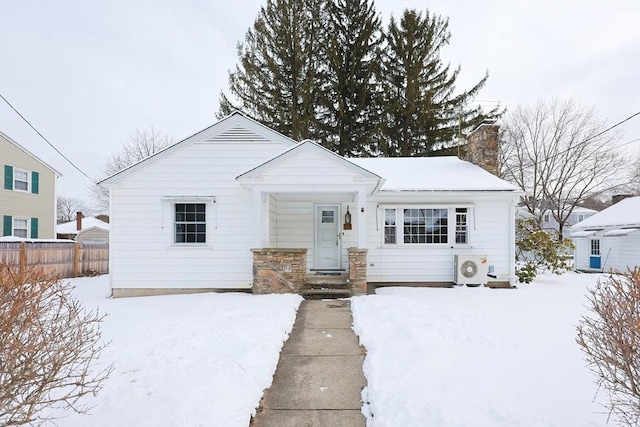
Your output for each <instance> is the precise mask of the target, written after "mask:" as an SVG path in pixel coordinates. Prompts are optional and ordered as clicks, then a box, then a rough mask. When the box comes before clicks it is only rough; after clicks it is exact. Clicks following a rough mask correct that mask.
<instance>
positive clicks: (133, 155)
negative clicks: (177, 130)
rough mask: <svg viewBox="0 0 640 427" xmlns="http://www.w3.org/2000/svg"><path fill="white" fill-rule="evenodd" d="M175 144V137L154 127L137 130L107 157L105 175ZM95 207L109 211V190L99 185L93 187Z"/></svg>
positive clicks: (97, 209)
mask: <svg viewBox="0 0 640 427" xmlns="http://www.w3.org/2000/svg"><path fill="white" fill-rule="evenodd" d="M171 144H173V138H172V137H170V136H168V135H163V134H161V133H159V132H157V131H156V130H155V129H154V128H150V129H148V130H142V131H141V130H136V131H135V132H133V133H132V134H131V135H130V136H129V139H128V140H127V141H126V142H124V143H123V144H122V145H121V146H120V148H119V149H118V151H116V152H115V153H113V154H112V155H111V157H109V158H108V159H107V161H106V162H105V164H104V167H103V168H102V172H103V174H104V176H105V177H107V176H110V175H113V174H115V173H117V172H120V171H121V170H123V169H125V168H127V167H129V166H131V165H133V164H134V163H137V162H139V161H140V160H142V159H145V158H147V157H149V156H151V155H153V154H155V153H157V152H158V151H161V150H163V149H165V148H166V147H168V146H170V145H171ZM91 194H92V198H93V200H94V209H95V210H96V211H97V212H98V213H102V214H104V213H108V212H109V192H108V191H107V190H106V189H104V188H101V187H99V186H97V185H95V186H93V187H92V188H91Z"/></svg>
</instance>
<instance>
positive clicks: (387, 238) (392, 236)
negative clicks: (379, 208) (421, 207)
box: [384, 209, 397, 245]
mask: <svg viewBox="0 0 640 427" xmlns="http://www.w3.org/2000/svg"><path fill="white" fill-rule="evenodd" d="M396 230H397V228H396V210H395V209H385V210H384V243H385V244H387V245H395V244H396V243H397V239H396V235H397V231H396Z"/></svg>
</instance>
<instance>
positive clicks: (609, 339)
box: [576, 267, 640, 426]
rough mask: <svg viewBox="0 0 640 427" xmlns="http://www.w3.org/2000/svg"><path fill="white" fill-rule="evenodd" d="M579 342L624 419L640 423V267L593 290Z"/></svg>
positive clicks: (613, 408)
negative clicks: (590, 313) (589, 312)
mask: <svg viewBox="0 0 640 427" xmlns="http://www.w3.org/2000/svg"><path fill="white" fill-rule="evenodd" d="M587 298H588V300H589V305H590V307H589V309H590V311H591V312H592V313H593V314H594V315H593V316H592V315H587V316H583V317H582V319H581V320H580V324H579V325H578V338H577V340H576V341H577V342H578V344H579V345H580V346H581V347H582V350H583V351H584V353H585V354H586V359H587V362H588V364H589V367H590V369H591V371H592V372H593V373H594V374H595V375H596V377H597V380H596V382H597V383H598V385H599V386H600V387H603V388H604V389H605V390H607V392H608V394H609V402H608V403H607V405H606V406H607V408H608V409H609V411H610V414H615V415H616V416H617V418H618V420H619V422H620V425H629V426H637V425H639V423H640V269H639V268H637V267H636V268H635V269H634V270H629V272H628V273H625V274H611V275H610V276H609V277H608V278H607V279H606V280H604V281H599V282H598V284H597V286H596V287H595V288H593V289H590V290H589V295H588V296H587Z"/></svg>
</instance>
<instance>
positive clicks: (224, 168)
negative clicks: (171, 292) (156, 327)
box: [110, 141, 286, 288]
mask: <svg viewBox="0 0 640 427" xmlns="http://www.w3.org/2000/svg"><path fill="white" fill-rule="evenodd" d="M285 148H286V147H285V146H284V145H283V144H280V143H275V142H266V141H260V142H256V143H247V142H237V141H236V142H233V143H224V142H215V143H194V144H192V145H190V146H188V147H185V148H184V149H182V150H181V151H178V152H176V153H175V154H173V155H172V156H169V157H166V158H164V159H162V160H160V161H157V162H155V163H153V164H150V165H149V166H147V167H146V168H145V169H143V170H140V171H139V172H138V173H136V174H135V175H132V176H131V177H129V178H127V179H125V180H123V182H121V183H119V184H116V185H114V186H112V187H111V196H112V200H111V236H110V246H111V260H112V261H111V266H112V269H111V274H112V279H111V280H112V287H113V288H209V287H215V288H250V287H251V282H252V281H253V274H252V255H251V251H250V248H252V247H253V241H254V235H253V229H252V227H251V224H252V221H253V218H252V198H251V192H250V191H249V190H247V189H245V188H243V187H242V186H241V185H240V184H239V183H238V181H236V179H235V178H236V177H237V176H238V175H239V174H241V173H243V172H245V171H246V170H248V169H251V168H253V167H255V166H256V165H257V164H260V163H262V162H264V161H266V160H268V159H270V158H272V157H273V156H275V155H277V154H279V153H280V152H282V151H283V150H284V149H285ZM185 165H188V166H185ZM213 195H215V203H208V204H207V244H206V245H175V244H172V242H173V240H174V235H173V234H174V221H173V216H174V208H173V203H175V201H174V202H167V201H166V198H167V197H189V196H213Z"/></svg>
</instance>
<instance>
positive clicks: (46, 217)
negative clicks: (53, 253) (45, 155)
mask: <svg viewBox="0 0 640 427" xmlns="http://www.w3.org/2000/svg"><path fill="white" fill-rule="evenodd" d="M0 165H1V166H0V167H2V175H1V177H2V178H1V179H2V183H1V185H0V217H2V236H15V237H20V238H28V239H53V238H55V236H56V230H55V226H56V180H57V178H58V177H60V176H61V175H60V172H58V171H56V170H55V169H54V168H52V167H51V166H49V165H48V164H46V163H45V162H43V161H42V160H40V159H39V158H38V157H37V156H35V155H34V154H32V153H30V152H29V151H27V150H26V149H25V148H24V147H22V146H21V145H20V144H18V143H17V142H16V141H14V140H13V139H11V138H9V137H8V136H7V135H5V134H4V133H2V132H0Z"/></svg>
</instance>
